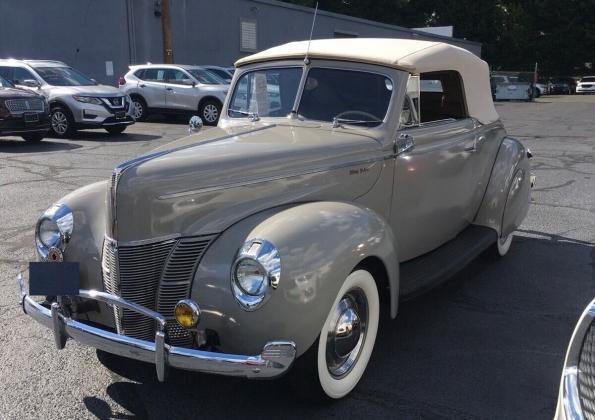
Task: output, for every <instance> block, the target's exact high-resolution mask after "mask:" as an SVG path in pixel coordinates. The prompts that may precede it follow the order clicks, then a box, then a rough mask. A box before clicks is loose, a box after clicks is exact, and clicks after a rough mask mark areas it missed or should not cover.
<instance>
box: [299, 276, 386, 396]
mask: <svg viewBox="0 0 595 420" xmlns="http://www.w3.org/2000/svg"><path fill="white" fill-rule="evenodd" d="M379 320H380V302H379V297H378V288H377V287H376V282H375V281H374V277H372V275H371V274H370V273H369V272H368V271H365V270H356V271H354V272H352V273H351V274H349V276H347V278H346V279H345V282H344V283H343V285H342V287H341V289H340V290H339V292H338V294H337V297H336V298H335V301H334V302H333V305H332V307H331V309H330V311H329V314H328V316H327V318H326V320H325V322H324V325H323V327H322V329H321V330H320V336H319V338H318V340H317V343H315V344H314V345H313V346H312V348H311V349H310V350H309V351H308V352H306V354H304V355H303V356H302V357H301V358H300V359H302V358H303V360H301V362H302V363H301V366H300V367H299V368H298V369H299V370H301V372H299V373H300V374H301V375H302V377H301V379H302V380H301V381H300V383H299V385H300V388H301V389H300V391H302V393H303V394H305V395H307V396H309V397H316V398H321V397H322V398H325V397H326V398H333V399H338V398H343V397H345V396H346V395H347V394H349V393H350V392H351V391H352V390H353V389H354V388H355V386H356V385H357V384H358V382H359V381H360V379H361V377H362V376H363V374H364V371H365V370H366V367H367V365H368V361H369V360H370V356H371V355H372V350H373V349H374V344H375V342H376V333H377V331H378V323H379ZM298 362H300V360H299V359H298ZM294 369H295V368H294ZM306 379H307V380H306Z"/></svg>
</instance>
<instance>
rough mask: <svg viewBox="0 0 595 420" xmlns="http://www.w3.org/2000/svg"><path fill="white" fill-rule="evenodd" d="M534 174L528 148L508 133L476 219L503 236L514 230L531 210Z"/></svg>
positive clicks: (501, 145) (480, 223)
mask: <svg viewBox="0 0 595 420" xmlns="http://www.w3.org/2000/svg"><path fill="white" fill-rule="evenodd" d="M519 171H521V172H522V176H520V178H519V175H521V174H520V172H519ZM530 177H531V174H530V167H529V160H528V157H527V149H525V147H524V146H523V145H522V144H521V142H519V141H518V140H517V139H515V138H512V137H505V138H504V139H503V140H502V143H501V144H500V148H499V150H498V154H497V155H496V160H495V162H494V165H493V167H492V172H491V174H490V180H489V182H488V185H487V188H486V191H485V194H484V197H483V200H482V203H481V206H480V208H479V210H478V212H477V215H476V216H475V219H474V221H473V223H474V224H477V225H481V226H487V227H490V228H492V229H495V230H496V232H498V236H499V237H501V236H506V235H507V234H508V233H511V232H512V231H514V229H516V228H517V227H518V226H519V224H520V222H522V220H523V219H524V217H525V216H526V214H527V211H528V207H529V191H530ZM517 183H518V185H517ZM513 187H514V189H515V190H514V191H513V190H512V188H513Z"/></svg>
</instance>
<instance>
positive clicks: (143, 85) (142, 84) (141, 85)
mask: <svg viewBox="0 0 595 420" xmlns="http://www.w3.org/2000/svg"><path fill="white" fill-rule="evenodd" d="M145 86H147V85H145V84H144V83H141V84H140V85H138V87H142V88H144V87H145Z"/></svg>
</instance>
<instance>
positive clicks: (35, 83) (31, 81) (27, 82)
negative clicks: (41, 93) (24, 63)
mask: <svg viewBox="0 0 595 420" xmlns="http://www.w3.org/2000/svg"><path fill="white" fill-rule="evenodd" d="M21 84H22V85H23V86H27V87H31V88H38V87H40V86H41V83H39V82H38V81H37V80H35V79H26V80H23V83H21Z"/></svg>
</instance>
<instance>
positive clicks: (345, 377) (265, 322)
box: [19, 39, 532, 398]
mask: <svg viewBox="0 0 595 420" xmlns="http://www.w3.org/2000/svg"><path fill="white" fill-rule="evenodd" d="M236 66H237V71H236V72H235V74H234V78H233V81H232V84H231V90H230V93H229V95H228V97H227V100H226V103H225V104H224V106H223V110H222V114H223V115H222V117H221V119H220V121H219V124H218V126H217V127H216V128H214V129H211V130H206V131H204V132H201V133H194V134H191V135H189V136H187V137H184V138H182V139H179V140H177V141H175V142H173V143H170V144H168V145H166V146H162V147H160V148H159V149H157V150H155V151H154V152H153V153H151V154H148V155H145V156H141V157H139V158H136V159H133V160H131V161H128V162H124V163H122V164H121V165H119V166H118V167H116V168H115V169H114V171H113V175H112V177H111V179H110V180H107V181H104V182H99V183H96V184H92V185H89V186H87V187H84V188H81V189H79V190H76V191H74V192H73V193H71V194H69V195H67V196H66V197H64V198H63V199H61V200H60V201H59V202H58V203H56V204H54V205H53V206H52V207H50V208H49V209H48V210H47V211H46V212H45V213H44V214H43V215H42V216H41V218H40V219H39V221H38V223H37V228H36V238H35V244H36V248H37V252H38V254H39V259H40V262H34V263H31V264H30V267H29V270H27V272H25V273H24V274H23V275H22V276H20V278H19V284H20V285H21V303H22V305H23V309H24V310H25V312H26V313H27V314H29V315H30V316H31V317H32V318H34V319H35V320H36V321H38V322H40V323H41V324H43V325H45V326H47V327H48V328H50V329H52V330H53V333H54V337H55V341H56V345H57V347H58V348H63V347H64V345H65V342H66V340H67V339H69V338H72V339H74V340H76V341H78V342H80V343H83V344H87V345H90V346H93V347H96V348H98V349H101V350H104V351H106V352H110V353H114V354H116V355H120V356H124V357H128V358H132V359H137V360H142V361H145V362H151V363H154V364H155V365H156V371H157V376H158V378H159V380H164V378H165V376H166V374H167V369H168V368H169V367H172V368H178V369H186V370H191V371H198V372H206V373H215V374H222V375H235V376H243V377H247V378H272V377H277V376H280V375H282V374H284V373H286V372H289V373H290V374H291V375H293V376H294V383H296V384H298V385H299V386H300V387H303V388H302V389H306V390H309V391H311V392H313V393H315V394H316V393H317V394H318V395H320V396H323V397H324V396H328V397H331V398H341V397H343V396H345V395H347V394H348V393H349V392H350V391H351V390H352V389H353V388H354V387H355V386H356V384H357V383H358V381H359V380H360V378H361V377H362V375H363V373H364V370H365V369H366V365H367V363H368V361H369V359H370V356H371V354H372V350H373V348H374V342H375V340H376V334H377V330H378V323H379V318H380V317H381V316H382V315H383V314H384V313H386V316H390V317H391V318H395V317H396V316H397V312H398V311H397V309H398V303H399V300H400V299H402V298H403V297H404V296H410V295H412V294H414V293H419V292H421V291H423V290H425V289H427V288H430V287H432V286H434V285H436V284H437V283H439V282H440V281H442V280H443V279H445V278H446V277H448V276H449V275H451V274H452V273H454V272H456V271H457V270H458V269H460V268H461V267H463V266H464V265H465V264H467V263H468V262H469V261H470V260H472V259H473V258H475V257H476V256H478V255H479V254H480V253H483V252H492V253H494V254H496V255H501V256H502V255H504V254H506V253H507V252H508V250H509V248H510V246H511V241H512V239H513V236H512V234H513V231H514V230H515V229H516V228H517V227H518V226H519V224H520V223H521V222H522V220H523V218H524V217H525V216H526V214H527V210H528V205H529V192H530V186H531V183H532V177H531V174H530V169H529V161H528V157H530V156H529V153H528V151H527V149H525V148H524V147H523V145H522V144H521V143H519V142H518V141H517V140H515V139H513V138H510V137H508V136H507V135H506V132H505V130H504V127H503V125H502V123H501V122H500V119H499V117H498V114H497V113H496V110H495V108H494V105H493V103H492V97H491V93H490V81H489V73H488V66H487V64H486V63H485V62H484V61H482V60H481V59H479V58H478V57H476V56H475V55H473V54H471V53H470V52H468V51H466V50H463V49H461V48H457V47H454V46H452V45H448V44H443V43H435V42H426V41H414V40H401V39H334V40H315V41H312V42H311V43H308V42H295V43H289V44H286V45H282V46H279V47H275V48H272V49H269V50H266V51H263V52H260V53H258V54H255V55H252V56H249V57H246V58H243V59H241V60H239V61H238V62H237V63H236ZM200 126H201V124H200V120H199V119H198V117H195V118H193V119H192V120H191V129H192V130H193V131H196V130H198V129H199V128H200ZM27 282H28V283H29V286H28V288H27ZM40 296H42V297H40ZM384 308H386V311H384V310H383V309H384ZM294 362H295V364H296V365H298V366H295V367H294V368H293V369H290V368H291V366H292V365H293V364H294Z"/></svg>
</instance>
